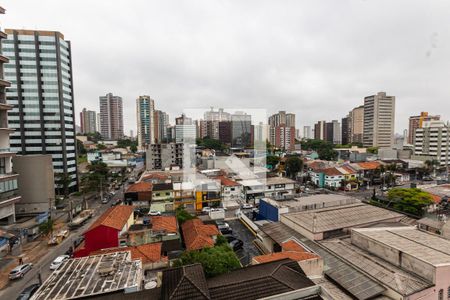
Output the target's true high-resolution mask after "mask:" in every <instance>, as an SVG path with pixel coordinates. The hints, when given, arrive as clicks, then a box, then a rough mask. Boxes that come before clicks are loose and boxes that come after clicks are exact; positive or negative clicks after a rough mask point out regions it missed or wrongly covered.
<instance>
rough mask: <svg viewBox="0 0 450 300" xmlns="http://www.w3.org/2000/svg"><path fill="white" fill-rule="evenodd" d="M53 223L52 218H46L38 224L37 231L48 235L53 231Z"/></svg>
mask: <svg viewBox="0 0 450 300" xmlns="http://www.w3.org/2000/svg"><path fill="white" fill-rule="evenodd" d="M53 225H54V224H53V220H52V219H47V221H45V222H43V223H41V224H39V231H40V232H41V233H42V234H44V235H48V234H50V233H52V232H53Z"/></svg>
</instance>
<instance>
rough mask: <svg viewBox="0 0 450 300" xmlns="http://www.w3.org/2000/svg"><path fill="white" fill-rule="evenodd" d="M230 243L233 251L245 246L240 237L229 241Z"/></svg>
mask: <svg viewBox="0 0 450 300" xmlns="http://www.w3.org/2000/svg"><path fill="white" fill-rule="evenodd" d="M228 245H230V247H231V249H233V251H238V250H241V249H242V248H243V247H244V242H243V241H241V240H239V239H235V240H232V241H231V242H229V243H228Z"/></svg>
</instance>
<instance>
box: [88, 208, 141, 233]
mask: <svg viewBox="0 0 450 300" xmlns="http://www.w3.org/2000/svg"><path fill="white" fill-rule="evenodd" d="M133 211H134V208H133V206H129V205H118V206H113V207H110V208H108V209H107V210H106V211H105V212H104V213H103V214H102V215H101V216H100V217H98V219H97V220H95V222H94V223H92V225H91V226H90V227H89V229H88V230H87V231H89V230H92V229H94V228H96V227H98V226H106V227H112V228H115V229H117V230H122V228H123V226H125V224H126V223H127V221H128V219H129V218H130V216H131V215H133Z"/></svg>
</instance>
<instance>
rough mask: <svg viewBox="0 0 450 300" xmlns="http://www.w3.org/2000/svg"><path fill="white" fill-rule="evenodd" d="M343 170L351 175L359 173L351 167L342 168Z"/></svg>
mask: <svg viewBox="0 0 450 300" xmlns="http://www.w3.org/2000/svg"><path fill="white" fill-rule="evenodd" d="M341 168H342V169H344V170H345V171H347V172H348V173H349V174H356V173H357V172H356V171H355V170H354V169H353V168H352V167H350V166H342V167H341Z"/></svg>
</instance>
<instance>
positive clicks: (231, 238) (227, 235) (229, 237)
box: [223, 234, 237, 243]
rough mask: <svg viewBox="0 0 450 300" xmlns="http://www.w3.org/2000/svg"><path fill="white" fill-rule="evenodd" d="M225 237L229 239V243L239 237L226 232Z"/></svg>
mask: <svg viewBox="0 0 450 300" xmlns="http://www.w3.org/2000/svg"><path fill="white" fill-rule="evenodd" d="M223 237H224V238H226V239H227V242H228V243H231V242H232V241H234V240H237V238H236V237H234V236H232V235H231V234H224V235H223Z"/></svg>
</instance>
